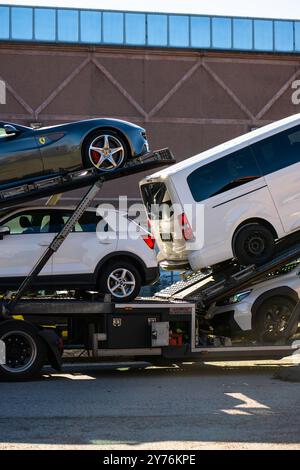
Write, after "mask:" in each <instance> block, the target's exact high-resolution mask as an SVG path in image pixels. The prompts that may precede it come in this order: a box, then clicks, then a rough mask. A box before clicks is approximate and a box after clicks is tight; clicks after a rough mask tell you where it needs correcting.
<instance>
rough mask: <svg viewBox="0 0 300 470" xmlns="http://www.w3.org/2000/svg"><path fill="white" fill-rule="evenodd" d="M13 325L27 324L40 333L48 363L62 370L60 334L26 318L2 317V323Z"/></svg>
mask: <svg viewBox="0 0 300 470" xmlns="http://www.w3.org/2000/svg"><path fill="white" fill-rule="evenodd" d="M10 324H11V326H12V327H14V326H15V327H16V328H18V324H22V325H24V324H25V325H26V326H27V327H29V328H30V329H31V330H32V333H34V334H36V335H38V336H39V337H40V338H41V340H42V342H43V344H44V346H45V350H46V357H47V360H48V363H49V364H50V365H51V366H52V367H53V368H54V369H56V370H61V355H60V354H59V350H58V340H59V338H58V335H57V334H56V333H55V332H54V331H52V330H49V329H43V328H39V327H38V326H37V325H34V324H32V323H30V322H28V321H26V320H21V319H20V320H15V319H13V318H9V319H5V318H4V319H1V321H0V325H1V326H3V325H10Z"/></svg>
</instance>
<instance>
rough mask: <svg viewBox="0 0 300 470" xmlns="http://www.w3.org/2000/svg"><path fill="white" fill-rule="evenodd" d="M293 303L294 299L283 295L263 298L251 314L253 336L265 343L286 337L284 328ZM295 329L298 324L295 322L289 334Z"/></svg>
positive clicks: (293, 332)
mask: <svg viewBox="0 0 300 470" xmlns="http://www.w3.org/2000/svg"><path fill="white" fill-rule="evenodd" d="M295 305H296V302H295V301H294V300H292V299H290V298H288V297H283V296H274V297H271V298H269V299H267V300H265V301H264V302H263V303H262V304H261V305H260V307H259V308H258V310H257V311H256V312H255V314H254V316H253V323H252V329H253V332H254V335H255V338H256V339H258V340H259V341H265V342H267V343H275V342H276V341H280V340H283V339H288V338H286V329H287V326H288V320H289V319H290V317H291V315H292V312H293V310H294V308H295ZM297 329H298V324H295V326H294V328H293V331H291V334H290V335H289V336H290V337H292V336H293V335H294V334H295V333H296V331H297Z"/></svg>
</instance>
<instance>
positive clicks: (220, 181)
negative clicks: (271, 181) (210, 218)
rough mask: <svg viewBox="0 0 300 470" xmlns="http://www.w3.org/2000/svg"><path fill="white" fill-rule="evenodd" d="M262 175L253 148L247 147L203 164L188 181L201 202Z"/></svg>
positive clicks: (196, 198)
mask: <svg viewBox="0 0 300 470" xmlns="http://www.w3.org/2000/svg"><path fill="white" fill-rule="evenodd" d="M261 176H262V175H261V171H260V170H259V168H258V166H257V163H256V161H255V158H254V156H253V154H252V152H251V150H250V149H249V148H245V149H242V150H239V151H238V152H234V153H231V154H229V155H226V156H225V157H221V158H219V159H217V160H215V161H214V162H211V163H208V164H207V165H203V166H201V167H200V168H198V169H197V170H195V171H193V172H192V173H191V174H190V175H189V176H188V178H187V182H188V185H189V188H190V190H191V193H192V195H193V198H194V199H195V201H197V202H199V201H203V200H204V199H208V198H209V197H212V196H216V195H217V194H221V193H223V192H225V191H228V190H229V189H233V188H236V187H238V186H241V185H243V184H246V183H249V182H250V181H252V180H255V179H257V178H260V177H261Z"/></svg>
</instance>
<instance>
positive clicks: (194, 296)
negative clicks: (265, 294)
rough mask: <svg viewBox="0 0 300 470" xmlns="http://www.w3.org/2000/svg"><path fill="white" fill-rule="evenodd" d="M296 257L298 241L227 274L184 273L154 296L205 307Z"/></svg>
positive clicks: (265, 275)
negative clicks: (260, 262)
mask: <svg viewBox="0 0 300 470" xmlns="http://www.w3.org/2000/svg"><path fill="white" fill-rule="evenodd" d="M299 257H300V243H297V244H296V245H293V246H291V247H290V248H288V249H286V250H284V251H282V252H281V253H279V254H278V255H277V256H276V257H275V258H274V259H272V260H271V261H269V262H268V263H265V264H264V265H262V266H258V267H257V266H255V265H251V266H248V267H247V268H242V269H238V268H236V270H235V272H233V273H229V274H227V275H226V273H223V274H222V273H221V272H220V273H218V274H217V275H213V274H207V275H205V274H202V273H200V272H195V273H194V274H190V275H189V276H187V278H186V280H181V281H178V282H176V283H174V284H172V285H171V286H169V287H167V288H165V289H163V290H161V291H159V292H157V293H156V294H155V297H156V298H158V299H159V298H161V299H165V300H166V299H168V300H170V301H174V300H184V301H189V302H194V303H196V304H197V306H198V307H199V308H201V307H202V308H207V307H209V305H210V304H212V303H213V302H217V301H218V300H221V299H224V298H226V297H230V296H231V295H233V294H236V293H237V292H239V291H240V290H241V289H243V288H245V287H247V286H249V285H251V284H252V283H254V282H256V281H259V280H262V279H263V278H267V276H268V275H269V274H270V273H272V272H273V271H275V270H276V269H278V268H280V267H282V266H284V265H285V264H287V263H289V262H291V261H294V260H295V259H297V258H299ZM231 272H232V270H231Z"/></svg>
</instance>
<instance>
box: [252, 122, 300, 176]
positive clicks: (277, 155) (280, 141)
mask: <svg viewBox="0 0 300 470" xmlns="http://www.w3.org/2000/svg"><path fill="white" fill-rule="evenodd" d="M252 148H253V150H254V152H255V155H256V158H257V162H258V164H259V166H260V167H261V169H262V172H263V174H264V175H267V174H268V173H272V172H273V171H278V170H280V169H281V168H284V167H286V166H289V165H293V164H294V163H298V162H299V161H300V126H297V127H294V128H293V129H289V130H288V131H284V132H281V133H280V134H276V135H273V136H272V137H269V138H268V139H264V140H262V141H261V142H258V143H257V144H254V145H253V146H252Z"/></svg>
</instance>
